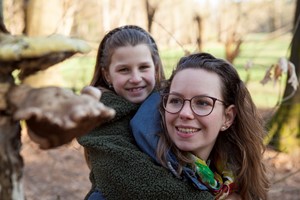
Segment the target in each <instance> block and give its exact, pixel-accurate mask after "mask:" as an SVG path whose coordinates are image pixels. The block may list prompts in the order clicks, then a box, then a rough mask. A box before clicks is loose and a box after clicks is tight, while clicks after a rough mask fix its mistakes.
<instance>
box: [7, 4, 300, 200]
mask: <svg viewBox="0 0 300 200" xmlns="http://www.w3.org/2000/svg"><path fill="white" fill-rule="evenodd" d="M297 4H299V0H298V1H297V0H251V1H250V0H126V1H125V0H85V1H81V0H51V1H49V0H3V16H4V22H5V25H6V28H7V29H8V31H9V32H10V33H11V34H12V35H26V36H29V37H36V36H49V35H52V34H62V35H65V36H69V37H74V38H79V39H82V40H85V41H86V42H88V44H89V45H90V46H91V47H92V51H90V53H88V54H85V55H79V54H78V55H75V56H73V57H72V58H70V59H67V60H65V61H64V62H62V63H59V64H57V65H55V66H53V67H51V68H49V69H47V70H45V71H42V72H39V73H37V74H36V75H34V76H31V77H29V78H27V79H26V80H24V82H25V83H28V84H30V85H31V86H34V87H42V86H49V85H55V86H60V87H65V88H70V89H72V90H74V91H75V92H78V91H80V89H81V88H82V87H83V86H85V85H88V84H89V81H90V79H91V76H92V74H93V68H94V64H95V57H96V52H97V48H98V45H99V43H100V41H101V39H102V38H103V36H104V34H105V33H106V32H108V31H109V30H111V29H113V28H115V27H117V26H121V25H125V24H134V25H139V26H141V27H143V28H144V29H146V30H148V31H149V32H150V33H151V34H152V36H153V37H154V39H155V40H156V42H157V43H158V47H159V50H160V54H161V57H162V60H163V64H164V67H165V72H166V74H167V76H169V75H170V72H171V71H172V68H173V67H174V66H175V63H176V62H177V60H178V58H179V57H181V56H182V55H184V54H185V53H188V52H190V53H192V52H195V51H206V52H209V53H212V54H213V55H215V56H217V57H222V58H225V59H227V60H229V61H230V62H232V63H233V64H234V65H235V66H236V68H237V70H238V72H239V74H240V76H241V77H242V79H243V80H244V81H245V82H246V83H247V86H248V89H249V90H250V92H251V95H252V96H253V99H254V101H255V103H256V105H257V106H258V108H259V109H260V111H261V112H262V114H263V115H264V117H265V119H266V123H267V124H268V125H267V126H268V128H269V130H270V135H272V136H270V137H268V139H266V144H270V145H269V146H270V150H269V151H267V152H266V160H267V161H268V162H269V165H270V177H271V179H272V181H273V186H272V190H271V191H270V197H271V199H281V198H285V199H286V200H294V199H300V197H299V196H300V177H299V171H300V170H299V168H300V161H299V160H300V159H299V157H300V153H299V150H297V149H299V144H300V142H299V141H300V133H299V132H300V130H299V129H300V127H299V126H300V125H299V124H300V117H299V116H300V109H299V102H300V98H299V96H300V95H299V89H298V90H297V91H295V92H294V93H293V95H292V97H291V98H289V99H288V102H289V103H292V105H296V106H297V107H291V106H290V104H289V106H285V105H284V104H283V102H282V100H283V99H284V97H285V96H288V95H289V94H290V93H291V92H290V91H291V89H290V88H289V87H290V86H288V84H287V79H288V75H287V73H282V74H280V76H277V77H275V76H274V73H275V72H273V71H272V77H271V78H272V80H271V81H270V82H268V83H266V84H262V83H261V81H262V80H264V77H265V76H266V72H267V70H268V69H270V67H272V66H275V65H278V61H279V59H280V58H285V59H287V60H289V59H290V58H291V57H292V56H291V47H292V43H291V41H292V38H293V36H294V37H295V35H296V31H295V27H296V26H295V24H296V25H297V23H295V21H296V20H295V15H297V12H296V5H297ZM298 14H299V13H298ZM298 24H299V20H298ZM297 37H299V31H298V36H297ZM297 41H299V40H297ZM298 46H299V45H298ZM298 50H299V47H298ZM298 55H299V53H298ZM298 57H299V56H298ZM296 61H297V59H296ZM294 62H295V59H294ZM294 64H295V66H296V74H297V77H298V80H299V68H300V66H299V63H298V65H297V63H294ZM287 88H288V89H287ZM281 108H282V110H283V111H284V113H283V114H282V112H280V111H281ZM290 110H293V111H294V112H293V113H292V114H291V112H287V111H290ZM276 116H279V118H278V117H276ZM282 118H286V121H282V120H281V121H279V119H282ZM288 119H289V120H288ZM290 119H292V120H290ZM278 124H286V125H282V126H278ZM286 127H288V128H286ZM282 133H285V135H282ZM22 137H23V141H24V144H23V145H24V147H23V156H24V159H25V172H24V176H25V193H26V195H27V198H28V199H40V197H41V196H39V195H42V196H43V198H42V199H83V197H84V194H85V193H86V192H87V191H88V188H89V187H90V185H89V181H88V169H87V167H86V166H85V162H84V160H83V157H82V149H81V148H80V147H79V146H78V144H77V143H76V142H73V143H71V144H70V145H66V146H64V147H61V148H57V149H54V150H49V151H41V150H39V149H38V148H37V146H36V145H35V144H33V143H32V142H31V141H30V140H29V139H28V138H27V137H26V134H23V136H22ZM274 150H276V151H274ZM283 152H284V153H283ZM76 191H77V192H76ZM71 193H72V194H71Z"/></svg>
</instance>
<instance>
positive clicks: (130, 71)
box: [105, 44, 155, 103]
mask: <svg viewBox="0 0 300 200" xmlns="http://www.w3.org/2000/svg"><path fill="white" fill-rule="evenodd" d="M105 78H106V80H107V81H108V82H109V83H110V84H112V86H113V88H114V90H115V91H116V93H117V94H118V95H120V96H122V97H124V98H125V99H127V100H128V101H130V102H132V103H141V102H142V101H144V100H145V99H146V98H147V97H148V95H149V94H150V93H151V92H152V90H153V89H154V87H155V66H154V62H153V60H152V57H151V52H150V50H149V48H148V46H147V45H146V44H139V45H136V46H124V47H119V48H117V49H116V50H115V51H114V53H113V54H112V57H111V63H110V65H109V70H108V72H106V73H105Z"/></svg>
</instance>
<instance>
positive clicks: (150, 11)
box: [145, 0, 157, 33]
mask: <svg viewBox="0 0 300 200" xmlns="http://www.w3.org/2000/svg"><path fill="white" fill-rule="evenodd" d="M145 4H146V13H147V22H148V24H147V29H148V32H149V33H151V31H152V24H153V20H154V15H155V13H156V10H157V3H155V5H150V2H149V0H145Z"/></svg>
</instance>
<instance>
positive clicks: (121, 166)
mask: <svg viewBox="0 0 300 200" xmlns="http://www.w3.org/2000/svg"><path fill="white" fill-rule="evenodd" d="M161 78H163V73H162V66H161V61H160V57H159V54H158V49H157V46H156V44H155V42H154V40H153V38H152V37H151V36H150V35H149V34H148V33H147V32H146V31H144V30H143V29H142V28H140V27H137V26H124V27H120V28H116V29H114V30H112V31H110V32H109V33H108V34H107V35H106V36H105V37H104V39H103V40H102V41H101V43H100V46H99V49H98V55H97V62H96V66H95V73H94V77H93V80H92V82H91V85H92V86H96V87H100V88H101V90H102V91H103V94H102V97H101V102H103V103H104V104H105V105H106V106H109V107H112V108H114V109H115V111H116V116H115V118H114V119H113V120H111V121H109V122H107V123H105V124H102V125H101V126H99V127H98V128H96V129H94V130H93V131H91V132H90V133H89V134H87V135H85V136H83V137H81V138H78V142H79V143H80V144H81V145H82V146H84V148H85V151H86V155H87V161H88V163H89V167H90V169H91V172H90V180H91V183H92V188H91V191H90V192H89V194H88V195H87V197H86V199H101V198H102V199H103V198H105V199H147V200H148V199H150V200H151V199H213V196H212V195H210V194H209V193H208V192H206V191H203V192H199V191H197V190H195V189H194V188H193V187H192V186H191V185H190V184H186V183H185V182H182V181H179V180H177V179H174V178H173V176H172V174H171V173H170V172H168V171H167V170H165V168H163V167H161V166H157V165H156V164H154V163H153V162H152V160H151V159H149V157H148V156H147V155H146V154H145V153H143V152H141V151H140V149H139V148H138V147H137V146H136V143H135V140H134V138H133V136H132V133H131V131H130V127H129V121H130V119H131V118H132V116H133V115H134V114H135V112H136V111H137V109H138V107H139V105H140V103H142V102H143V101H144V100H145V99H146V98H147V97H148V95H149V94H150V93H151V92H152V91H153V90H154V89H155V86H156V83H159V82H160V79H161ZM101 193H102V195H103V196H104V197H103V196H101Z"/></svg>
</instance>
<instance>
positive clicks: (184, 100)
mask: <svg viewBox="0 0 300 200" xmlns="http://www.w3.org/2000/svg"><path fill="white" fill-rule="evenodd" d="M169 95H175V96H178V97H180V98H181V99H182V100H183V104H182V106H181V108H180V109H179V110H178V111H177V112H170V111H168V110H167V109H166V102H167V101H166V100H165V98H166V97H167V96H169ZM161 96H162V105H163V108H164V110H165V111H166V112H168V113H171V114H177V113H179V112H180V111H181V110H182V108H183V107H184V105H185V102H186V101H188V102H189V103H190V108H191V110H192V111H193V113H194V114H195V115H198V116H200V117H205V116H208V115H210V114H211V113H212V111H213V110H214V108H215V104H216V101H219V102H221V103H222V104H223V105H224V106H225V107H227V104H226V103H225V102H224V101H222V100H220V99H218V98H215V97H211V96H207V95H198V96H194V97H192V98H190V99H187V98H183V97H182V96H181V95H179V94H173V93H164V94H162V95H161ZM197 97H207V98H210V99H212V100H213V104H212V109H211V111H210V112H209V113H208V114H205V115H199V114H197V113H196V112H195V111H194V109H193V107H192V100H193V99H194V98H197Z"/></svg>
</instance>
